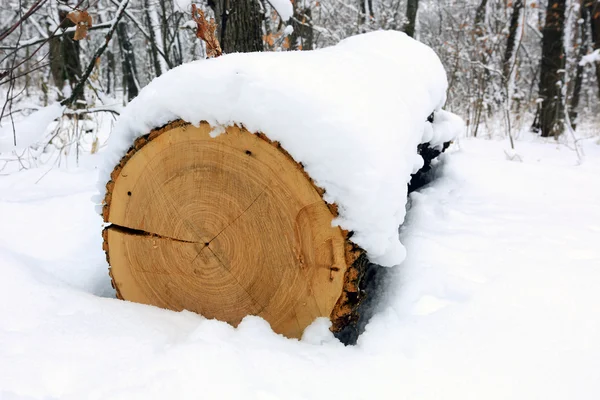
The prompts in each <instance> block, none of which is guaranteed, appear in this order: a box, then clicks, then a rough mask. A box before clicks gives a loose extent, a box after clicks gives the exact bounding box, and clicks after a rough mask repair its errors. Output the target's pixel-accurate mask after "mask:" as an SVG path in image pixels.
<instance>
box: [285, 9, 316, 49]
mask: <svg viewBox="0 0 600 400" xmlns="http://www.w3.org/2000/svg"><path fill="white" fill-rule="evenodd" d="M291 22H292V27H293V28H294V32H292V34H291V35H290V50H312V49H313V39H314V35H313V29H312V11H311V9H310V8H304V9H299V8H296V7H294V18H292V21H291Z"/></svg>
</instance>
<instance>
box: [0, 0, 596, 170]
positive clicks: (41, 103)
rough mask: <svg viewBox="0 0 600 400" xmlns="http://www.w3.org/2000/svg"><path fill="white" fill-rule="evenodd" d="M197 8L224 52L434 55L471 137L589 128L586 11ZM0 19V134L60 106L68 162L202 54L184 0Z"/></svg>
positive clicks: (469, 6)
mask: <svg viewBox="0 0 600 400" xmlns="http://www.w3.org/2000/svg"><path fill="white" fill-rule="evenodd" d="M290 5H291V7H290ZM197 7H198V9H200V10H202V11H204V12H205V13H206V15H207V16H208V18H211V19H214V21H215V23H216V25H217V35H218V39H220V42H221V47H222V48H223V51H224V52H225V53H234V52H251V51H266V52H267V51H268V52H280V51H291V50H311V49H317V48H323V47H327V46H331V45H334V44H336V43H337V42H339V41H340V40H342V39H344V38H346V37H350V36H353V35H356V34H359V33H363V32H369V31H374V30H379V29H386V30H389V29H391V30H401V31H405V32H407V33H408V34H409V35H410V36H413V37H415V38H417V39H418V40H419V41H421V42H423V43H425V44H427V45H428V46H430V47H431V48H432V49H434V51H435V52H436V53H437V54H438V56H439V57H440V58H441V60H442V63H443V65H444V67H445V68H446V71H447V75H448V80H449V91H448V100H447V103H446V104H447V105H446V108H448V109H449V110H451V111H453V112H455V113H457V114H459V115H461V116H462V117H463V118H464V120H465V122H466V124H467V135H470V136H477V135H481V134H482V132H484V134H499V131H501V132H502V133H503V134H506V135H518V132H519V131H520V130H521V129H522V128H523V127H525V126H528V127H529V126H530V127H531V128H532V129H533V130H534V131H535V132H539V133H540V135H542V136H559V135H561V134H564V133H565V132H568V131H569V130H573V129H574V128H576V127H577V125H578V123H579V122H582V123H584V124H585V123H597V119H596V118H595V117H594V116H596V115H598V112H599V101H598V97H599V93H600V68H599V67H598V57H600V56H598V51H599V50H598V48H599V46H600V4H599V3H598V2H597V1H593V0H581V1H579V0H568V1H567V0H565V1H554V0H548V1H540V0H522V1H521V0H519V1H507V0H481V1H475V0H451V1H427V0H421V1H418V0H416V1H404V0H402V1H401V0H398V1H357V2H355V3H353V2H347V1H341V0H325V1H316V2H308V1H295V2H292V3H291V4H287V2H286V1H284V0H276V1H273V2H271V3H270V2H269V1H267V0H265V1H262V0H261V1H251V0H234V1H231V3H230V2H229V1H225V0H223V1H216V2H213V1H209V2H207V3H197ZM0 21H1V27H0V31H1V36H0V56H1V61H0V68H1V72H0V77H1V81H0V90H1V91H2V97H3V98H4V101H3V108H2V113H1V115H0V116H1V124H2V126H3V128H2V129H3V130H5V129H7V128H6V127H7V126H10V125H11V121H13V120H14V119H15V118H17V117H19V116H21V115H27V114H29V113H31V112H32V111H34V110H36V109H38V108H40V107H45V106H47V105H49V104H52V103H54V102H56V101H60V103H61V104H62V105H64V106H66V109H65V110H64V111H63V116H64V117H63V118H62V119H61V124H60V125H59V126H57V128H56V132H55V135H53V137H52V140H49V142H48V143H47V145H48V146H51V147H56V148H59V149H61V150H64V151H67V152H69V151H75V150H73V149H74V148H77V149H79V148H85V151H90V150H94V149H97V147H98V146H102V143H99V142H98V141H97V140H96V138H97V137H98V129H99V127H98V121H97V120H98V119H99V118H101V119H110V118H114V117H116V116H117V115H118V113H119V108H120V107H122V106H123V105H125V104H127V102H128V101H130V100H131V99H133V98H134V97H136V95H137V94H138V92H139V90H140V89H141V88H143V87H144V86H145V85H146V84H147V83H148V82H150V81H151V80H152V79H153V78H155V77H157V76H160V75H161V74H163V73H165V72H166V71H168V70H169V69H172V68H174V67H176V66H178V65H181V64H182V63H186V62H189V61H191V60H197V59H202V58H205V57H206V47H205V43H204V42H203V41H202V40H201V39H199V38H198V37H197V36H196V24H195V22H194V20H193V18H192V10H191V2H189V1H185V0H166V1H152V0H144V1H138V0H130V1H117V0H115V1H113V0H106V1H105V0H98V1H79V2H75V1H56V0H52V1H11V0H5V1H3V2H2V4H1V5H0ZM104 114H106V115H104ZM26 141H27V138H19V137H14V138H13V143H12V144H13V145H14V147H16V148H23V147H27V146H26V145H25V146H22V145H21V144H20V143H19V142H26ZM5 146H6V145H5ZM30 151H31V150H30ZM34 158H35V156H34ZM5 160H6V159H5Z"/></svg>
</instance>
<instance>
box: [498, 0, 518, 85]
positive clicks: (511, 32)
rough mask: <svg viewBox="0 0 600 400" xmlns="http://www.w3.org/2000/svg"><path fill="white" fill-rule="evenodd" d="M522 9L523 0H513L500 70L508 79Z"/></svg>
mask: <svg viewBox="0 0 600 400" xmlns="http://www.w3.org/2000/svg"><path fill="white" fill-rule="evenodd" d="M522 9H523V0H515V1H514V2H513V12H512V15H511V17H510V27H509V29H508V38H507V39H506V50H505V52H504V62H503V65H502V72H503V74H504V79H506V80H508V79H510V77H509V75H510V73H511V68H512V59H513V54H514V53H515V45H516V44H517V31H518V29H519V20H520V18H521V10H522Z"/></svg>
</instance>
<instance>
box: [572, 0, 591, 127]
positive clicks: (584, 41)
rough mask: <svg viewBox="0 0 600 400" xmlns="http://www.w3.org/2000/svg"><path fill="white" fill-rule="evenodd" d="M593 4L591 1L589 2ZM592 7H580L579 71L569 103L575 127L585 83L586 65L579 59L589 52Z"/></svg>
mask: <svg viewBox="0 0 600 400" xmlns="http://www.w3.org/2000/svg"><path fill="white" fill-rule="evenodd" d="M589 3H590V4H591V2H589ZM590 9H591V8H588V7H587V6H586V4H585V3H584V4H583V6H582V7H581V8H580V9H579V12H580V15H579V18H580V19H581V20H583V23H581V24H578V27H577V33H578V35H579V38H580V40H579V43H578V46H579V48H578V50H579V51H578V55H577V71H576V72H575V83H574V85H573V95H572V96H571V102H570V104H569V120H570V121H571V125H572V126H573V129H575V128H576V127H577V107H578V106H579V99H580V97H581V87H582V84H583V71H584V66H583V65H579V61H581V59H582V57H583V56H585V55H586V54H587V50H588V32H587V21H588V18H589V11H590Z"/></svg>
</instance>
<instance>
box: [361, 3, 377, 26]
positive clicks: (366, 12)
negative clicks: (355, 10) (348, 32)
mask: <svg viewBox="0 0 600 400" xmlns="http://www.w3.org/2000/svg"><path fill="white" fill-rule="evenodd" d="M367 6H368V7H369V9H368V10H367ZM360 11H361V12H360V15H359V25H360V27H361V28H360V29H361V32H362V33H364V32H366V31H367V30H366V29H365V27H364V25H365V23H368V22H370V21H371V20H372V19H373V18H375V14H373V0H360ZM367 15H368V16H369V18H367Z"/></svg>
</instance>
